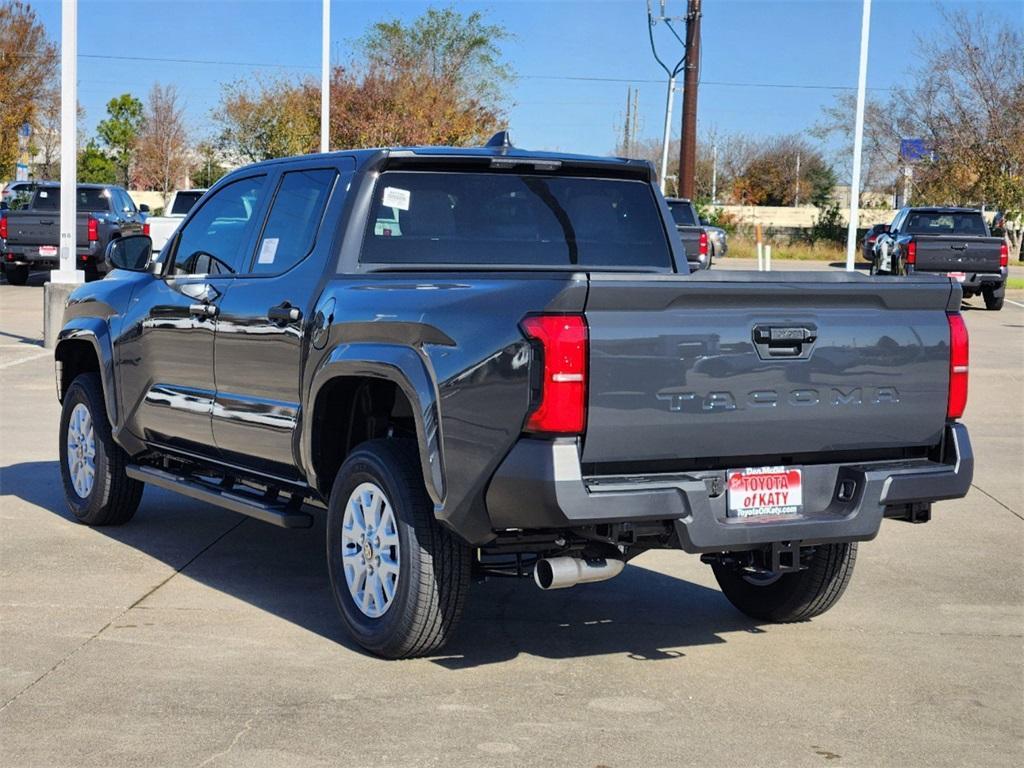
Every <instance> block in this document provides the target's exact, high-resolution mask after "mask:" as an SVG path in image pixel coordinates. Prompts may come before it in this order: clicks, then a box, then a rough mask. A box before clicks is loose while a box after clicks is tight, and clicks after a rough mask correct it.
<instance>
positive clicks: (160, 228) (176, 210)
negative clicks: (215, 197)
mask: <svg viewBox="0 0 1024 768" xmlns="http://www.w3.org/2000/svg"><path fill="white" fill-rule="evenodd" d="M204 194H206V190H205V189H179V190H178V191H177V192H175V193H174V195H173V196H172V197H171V202H169V203H168V204H167V206H166V207H165V208H164V211H165V213H164V215H163V216H150V217H149V218H148V219H146V223H147V224H148V225H149V236H150V238H152V240H153V252H154V253H159V252H160V251H161V250H162V249H163V247H164V243H166V242H167V240H168V239H169V238H170V236H171V235H173V234H174V230H176V229H177V228H178V225H179V224H181V222H182V220H183V219H184V218H185V215H186V214H187V213H188V212H189V211H191V210H192V206H193V205H195V204H196V203H197V202H199V198H201V197H202V196H203V195H204Z"/></svg>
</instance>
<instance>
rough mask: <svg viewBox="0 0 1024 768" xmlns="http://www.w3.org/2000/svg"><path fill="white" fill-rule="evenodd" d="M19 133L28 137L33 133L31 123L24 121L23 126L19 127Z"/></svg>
mask: <svg viewBox="0 0 1024 768" xmlns="http://www.w3.org/2000/svg"><path fill="white" fill-rule="evenodd" d="M18 135H19V136H24V137H25V138H26V139H27V138H28V137H29V136H31V135H32V126H31V124H29V123H22V124H21V128H19V129H18Z"/></svg>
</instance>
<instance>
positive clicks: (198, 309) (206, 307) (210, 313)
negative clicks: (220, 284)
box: [188, 304, 220, 317]
mask: <svg viewBox="0 0 1024 768" xmlns="http://www.w3.org/2000/svg"><path fill="white" fill-rule="evenodd" d="M188 313H189V314H190V315H197V316H198V317H216V316H217V315H218V314H219V313H220V307H218V306H217V305H216V304H189V305H188Z"/></svg>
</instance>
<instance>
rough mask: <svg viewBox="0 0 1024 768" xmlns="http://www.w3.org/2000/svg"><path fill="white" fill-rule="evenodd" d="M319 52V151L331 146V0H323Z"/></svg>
mask: <svg viewBox="0 0 1024 768" xmlns="http://www.w3.org/2000/svg"><path fill="white" fill-rule="evenodd" d="M321 32H322V38H321V52H320V151H321V152H329V151H330V147H331V0H323V29H322V30H321Z"/></svg>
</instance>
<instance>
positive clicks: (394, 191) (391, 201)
mask: <svg viewBox="0 0 1024 768" xmlns="http://www.w3.org/2000/svg"><path fill="white" fill-rule="evenodd" d="M409 197H410V194H409V190H408V189H399V188H398V187H384V200H383V203H384V205H386V206H388V207H389V208H397V209H398V210H400V211H408V210H409Z"/></svg>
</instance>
